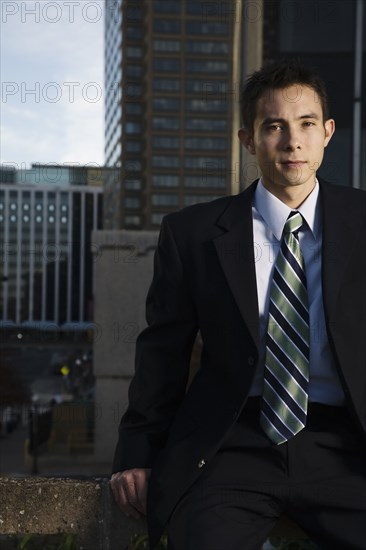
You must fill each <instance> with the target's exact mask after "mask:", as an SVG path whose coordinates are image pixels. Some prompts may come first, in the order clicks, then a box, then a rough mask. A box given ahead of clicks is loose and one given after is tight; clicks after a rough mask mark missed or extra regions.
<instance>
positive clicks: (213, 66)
mask: <svg viewBox="0 0 366 550" xmlns="http://www.w3.org/2000/svg"><path fill="white" fill-rule="evenodd" d="M228 70H229V64H228V63H227V61H210V60H207V61H206V60H192V59H187V61H186V72H188V73H210V74H215V73H216V74H217V73H224V74H225V73H227V72H228Z"/></svg>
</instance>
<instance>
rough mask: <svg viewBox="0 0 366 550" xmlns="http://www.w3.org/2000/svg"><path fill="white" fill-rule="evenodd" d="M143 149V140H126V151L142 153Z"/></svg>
mask: <svg viewBox="0 0 366 550" xmlns="http://www.w3.org/2000/svg"><path fill="white" fill-rule="evenodd" d="M141 149H142V144H141V141H130V140H128V141H126V151H127V152H128V153H140V152H141Z"/></svg>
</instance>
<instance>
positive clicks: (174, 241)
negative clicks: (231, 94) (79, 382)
mask: <svg viewBox="0 0 366 550" xmlns="http://www.w3.org/2000/svg"><path fill="white" fill-rule="evenodd" d="M255 187H256V182H254V184H252V185H251V186H250V187H249V188H248V189H246V190H245V191H243V192H242V193H240V194H239V195H236V196H228V197H223V198H220V199H218V200H215V201H213V202H210V203H205V204H198V205H194V206H192V207H188V208H185V209H183V210H181V211H179V212H176V213H173V214H169V215H167V216H166V217H165V218H164V220H163V223H162V227H161V232H160V237H159V242H158V247H157V250H156V253H155V259H154V277H153V281H152V284H151V287H150V290H149V293H148V297H147V309H146V312H147V322H148V325H149V326H148V327H147V328H146V329H145V330H144V331H143V332H142V333H141V334H140V336H139V338H138V340H137V345H136V373H135V376H134V378H133V380H132V383H131V386H130V392H129V408H128V410H127V412H126V413H125V415H124V416H123V418H122V421H121V424H120V428H119V442H118V445H117V449H116V453H115V458H114V464H113V471H114V472H117V471H121V470H124V469H129V468H139V467H145V468H151V467H153V470H152V476H151V478H150V483H149V494H148V525H149V531H150V537H151V542H152V545H154V544H155V543H156V542H157V540H158V539H159V537H160V534H161V532H162V530H163V527H164V524H165V523H166V521H167V520H168V518H169V515H170V513H171V511H172V509H173V507H174V505H175V504H176V503H177V501H178V499H179V498H180V497H181V496H182V494H183V493H184V492H185V491H186V490H187V488H188V487H189V486H190V485H191V484H192V483H194V481H195V480H196V479H197V477H198V476H199V474H200V472H201V471H202V460H204V461H205V463H206V464H207V463H208V462H209V461H210V459H211V457H212V456H213V455H214V454H215V453H216V451H217V450H218V448H219V447H220V445H221V444H222V442H223V440H224V438H225V435H226V434H227V432H228V430H229V429H230V427H231V426H232V424H233V423H234V422H235V421H236V419H237V418H238V416H239V414H240V412H241V410H242V408H243V405H244V404H245V401H246V398H247V395H248V392H249V389H250V386H251V383H252V380H253V376H254V373H255V369H256V365H257V362H258V355H259V351H258V342H259V318H258V305H257V290H256V277H255V259H254V249H253V223H252V210H251V209H252V199H253V193H254V190H255ZM319 196H320V200H321V205H322V221H323V247H322V281H319V284H322V285H323V297H324V308H325V316H326V325H327V330H328V336H329V342H330V346H331V349H332V352H333V354H334V357H335V361H336V365H337V367H338V372H339V376H340V380H341V383H342V386H343V389H344V392H345V395H346V401H347V405H348V406H349V407H350V410H351V413H352V415H353V417H354V419H355V422H356V423H357V424H358V426H359V428H360V436H361V437H363V436H365V437H366V344H365V342H366V336H365V335H366V326H365V319H366V289H365V283H366V277H365V266H366V259H365V256H366V250H365V248H366V246H365V240H366V193H364V192H362V191H357V190H353V189H350V188H345V187H340V186H335V185H331V184H328V183H326V182H324V181H320V195H319ZM198 330H200V332H201V335H202V340H203V351H202V357H201V368H200V370H199V371H198V373H197V375H196V376H195V378H194V380H193V382H192V384H191V385H190V387H189V390H188V392H187V393H186V385H187V380H188V373H189V361H190V355H191V350H192V345H193V343H194V340H195V336H196V334H197V331H198ZM203 467H204V466H203Z"/></svg>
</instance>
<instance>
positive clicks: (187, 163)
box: [184, 157, 226, 176]
mask: <svg viewBox="0 0 366 550" xmlns="http://www.w3.org/2000/svg"><path fill="white" fill-rule="evenodd" d="M184 167H185V168H192V169H196V168H201V169H202V175H204V176H206V174H207V175H208V174H210V175H216V176H217V175H218V174H217V171H222V170H224V171H225V170H226V157H185V159H184Z"/></svg>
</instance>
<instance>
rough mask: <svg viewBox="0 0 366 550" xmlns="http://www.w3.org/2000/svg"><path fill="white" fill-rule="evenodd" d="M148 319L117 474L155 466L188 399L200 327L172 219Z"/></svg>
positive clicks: (165, 225)
mask: <svg viewBox="0 0 366 550" xmlns="http://www.w3.org/2000/svg"><path fill="white" fill-rule="evenodd" d="M146 320H147V323H148V326H147V328H146V329H145V330H143V331H142V332H141V334H140V335H139V337H138V339H137V342H136V358H135V375H134V377H133V379H132V381H131V384H130V388H129V405H128V408H127V411H126V413H125V414H124V415H123V417H122V420H121V423H120V426H119V439H118V444H117V448H116V451H115V456H114V461H113V472H117V471H122V470H125V469H130V468H151V467H152V465H153V461H154V457H155V456H156V454H157V453H158V452H159V450H160V449H161V448H162V447H163V446H164V443H165V441H166V439H167V436H168V433H169V427H170V425H171V423H172V421H173V419H174V416H175V414H176V411H177V409H178V407H179V405H180V403H181V401H182V399H183V397H184V395H185V390H186V385H187V380H188V375H189V364H190V357H191V352H192V347H193V343H194V340H195V337H196V335H197V331H198V326H197V318H196V312H195V307H194V304H193V301H192V296H191V293H190V289H189V286H188V283H187V277H186V276H185V272H184V266H183V263H182V259H181V256H180V252H179V251H178V248H177V245H176V241H175V239H174V236H173V232H172V230H171V228H170V225H169V216H167V217H165V218H164V220H163V222H162V226H161V231H160V235H159V240H158V246H157V249H156V252H155V256H154V276H153V280H152V283H151V286H150V289H149V292H148V295H147V302H146Z"/></svg>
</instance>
